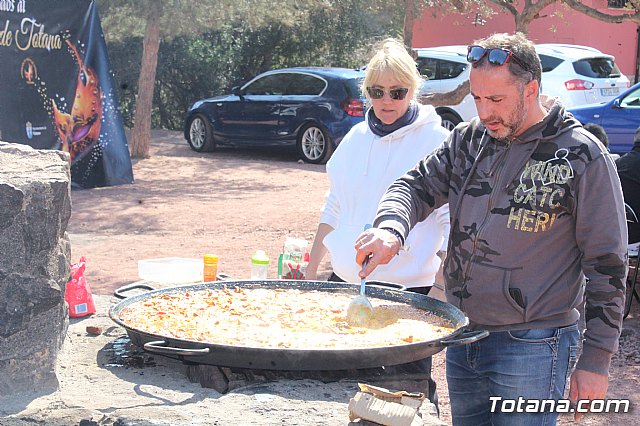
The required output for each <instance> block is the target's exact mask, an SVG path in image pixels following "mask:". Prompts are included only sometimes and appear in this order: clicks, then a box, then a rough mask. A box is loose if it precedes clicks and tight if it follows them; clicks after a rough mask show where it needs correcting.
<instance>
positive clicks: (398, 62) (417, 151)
mask: <svg viewBox="0 0 640 426" xmlns="http://www.w3.org/2000/svg"><path fill="white" fill-rule="evenodd" d="M421 82H422V78H421V77H420V74H419V73H418V70H417V68H416V64H415V62H414V60H413V59H412V58H411V56H410V55H409V53H407V51H406V49H405V47H404V46H403V45H402V44H401V43H399V42H397V41H395V40H392V39H388V40H385V41H384V42H383V44H382V47H381V48H380V49H379V50H378V51H377V53H376V54H375V55H374V56H373V58H372V59H371V61H370V62H369V64H368V65H367V70H366V76H365V79H364V82H363V84H362V91H363V93H365V96H366V97H367V98H368V100H369V102H370V103H371V108H369V110H368V111H367V114H366V120H365V121H364V122H362V123H359V124H357V125H356V126H354V127H353V128H352V129H351V131H349V133H348V134H347V135H346V136H345V137H344V139H343V140H342V142H341V143H340V145H339V146H338V148H337V149H336V151H335V152H334V154H333V156H332V157H331V159H330V160H329V162H328V163H327V175H328V176H329V191H328V192H327V195H326V202H325V205H324V207H323V208H322V216H321V217H320V224H319V225H318V230H317V232H316V237H315V240H314V242H313V246H312V248H311V253H310V259H309V265H308V267H307V279H310V280H314V279H316V278H317V272H318V265H319V264H320V262H321V260H322V258H323V257H324V256H325V254H326V253H327V252H329V253H330V255H331V266H332V267H333V273H332V274H331V277H330V278H329V280H330V281H348V282H359V281H360V277H359V276H358V272H360V270H361V266H360V265H358V264H357V263H356V262H355V255H356V250H355V248H354V245H355V241H356V238H357V237H358V235H360V233H361V232H362V230H363V228H364V226H365V224H367V223H371V222H372V221H373V218H374V216H375V214H376V210H377V207H378V201H379V200H380V198H381V197H382V195H383V194H384V192H385V191H386V189H387V187H388V186H389V185H390V184H391V183H392V182H393V181H394V180H395V179H396V178H398V177H400V176H401V175H402V174H404V173H405V172H406V171H407V170H409V169H411V168H412V167H413V166H414V165H415V164H416V163H417V162H418V160H420V159H422V158H423V157H424V156H426V155H428V154H429V153H431V151H433V150H434V149H435V148H436V147H437V146H438V145H440V143H441V142H442V141H443V140H444V139H445V138H446V137H447V136H448V134H449V132H448V131H447V130H445V129H444V128H443V127H442V126H441V120H440V117H439V116H438V114H437V113H436V111H435V109H434V108H433V107H432V106H430V105H429V106H427V105H419V104H418V103H417V102H416V101H415V99H416V95H417V92H418V88H419V86H420V83H421ZM448 234H449V209H448V206H444V207H441V208H440V209H439V210H437V211H435V212H433V213H432V214H431V215H430V216H429V217H428V218H427V219H426V220H425V221H423V222H421V223H420V224H418V225H417V226H416V227H415V228H413V229H412V230H411V233H410V234H409V236H408V238H407V241H406V243H405V247H406V250H405V251H402V252H401V254H400V255H399V256H396V258H395V259H393V260H392V261H391V262H389V264H387V265H384V266H378V267H377V268H376V270H375V271H374V272H373V273H372V274H370V275H369V277H368V279H369V280H373V281H387V282H395V283H399V284H403V285H404V286H406V287H407V289H408V290H410V291H415V292H417V293H422V294H428V293H429V290H431V287H432V286H433V284H434V280H435V276H436V273H437V272H438V270H439V268H440V263H441V258H442V259H444V254H443V255H442V257H441V258H440V257H438V256H437V255H436V253H437V252H438V251H439V250H443V251H444V250H446V242H447V240H448V238H447V237H448ZM412 364H413V365H411V366H410V369H411V371H415V370H416V369H417V370H418V371H421V372H423V373H424V374H426V375H428V377H429V381H428V382H429V388H428V389H426V390H424V391H425V393H427V394H428V397H429V400H430V401H431V402H433V403H434V404H435V405H436V407H437V405H438V400H437V394H436V383H435V382H434V381H433V380H432V379H431V358H426V359H422V360H419V361H416V362H415V363H412ZM399 368H400V369H402V368H403V367H399ZM400 371H402V370H400ZM385 372H386V374H389V375H393V374H394V367H393V366H392V367H388V366H387V367H386V368H385Z"/></svg>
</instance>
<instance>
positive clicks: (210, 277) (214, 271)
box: [202, 254, 218, 282]
mask: <svg viewBox="0 0 640 426" xmlns="http://www.w3.org/2000/svg"><path fill="white" fill-rule="evenodd" d="M217 276H218V256H216V255H215V254H205V255H204V270H203V274H202V281H204V282H210V281H216V280H217Z"/></svg>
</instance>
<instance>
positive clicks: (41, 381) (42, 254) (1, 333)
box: [0, 142, 71, 395]
mask: <svg viewBox="0 0 640 426" xmlns="http://www.w3.org/2000/svg"><path fill="white" fill-rule="evenodd" d="M69 170H70V169H69V156H68V154H66V153H63V152H61V151H51V150H35V149H33V148H31V147H29V146H26V145H19V144H7V143H3V142H0V247H2V256H0V354H2V355H1V357H0V395H3V394H12V393H16V392H22V391H28V390H33V389H39V390H43V389H55V388H56V387H57V384H58V382H57V379H56V376H55V372H54V366H55V363H56V356H57V354H58V351H59V349H60V347H61V345H62V342H63V340H64V335H65V331H66V328H67V325H68V319H67V308H66V306H65V303H64V289H65V284H66V282H67V281H68V279H69V258H70V251H71V247H70V244H69V240H68V238H67V236H66V233H65V231H66V228H67V224H68V222H69V217H70V216H71V197H70V180H71V179H70V171H69Z"/></svg>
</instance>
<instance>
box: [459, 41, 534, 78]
mask: <svg viewBox="0 0 640 426" xmlns="http://www.w3.org/2000/svg"><path fill="white" fill-rule="evenodd" d="M485 55H486V56H487V61H488V62H489V63H490V64H492V65H498V66H502V65H504V64H506V63H507V62H509V60H511V59H513V62H515V63H516V64H518V65H520V66H521V67H522V69H523V70H525V71H529V72H530V73H533V71H532V70H531V68H530V67H529V66H527V64H525V63H524V62H522V61H521V60H520V59H518V57H517V56H516V55H514V54H513V52H512V51H510V50H508V49H500V48H493V49H487V48H485V47H482V46H469V47H468V50H467V62H469V63H471V64H475V63H477V62H479V61H480V60H481V59H482V58H484V57H485Z"/></svg>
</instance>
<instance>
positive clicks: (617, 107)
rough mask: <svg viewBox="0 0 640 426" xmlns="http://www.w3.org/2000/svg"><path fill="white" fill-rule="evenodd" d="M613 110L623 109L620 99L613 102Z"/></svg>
mask: <svg viewBox="0 0 640 426" xmlns="http://www.w3.org/2000/svg"><path fill="white" fill-rule="evenodd" d="M613 108H614V109H620V108H622V107H621V106H620V98H618V99H614V100H613Z"/></svg>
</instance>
